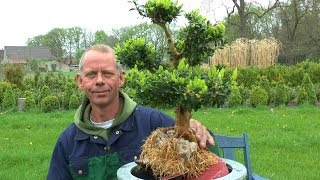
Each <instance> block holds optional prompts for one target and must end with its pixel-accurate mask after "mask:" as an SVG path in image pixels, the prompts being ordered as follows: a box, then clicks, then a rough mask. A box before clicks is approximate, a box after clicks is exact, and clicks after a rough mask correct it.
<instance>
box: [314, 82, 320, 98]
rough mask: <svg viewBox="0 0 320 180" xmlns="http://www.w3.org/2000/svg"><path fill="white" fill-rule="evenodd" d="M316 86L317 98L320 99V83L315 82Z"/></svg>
mask: <svg viewBox="0 0 320 180" xmlns="http://www.w3.org/2000/svg"><path fill="white" fill-rule="evenodd" d="M314 87H315V89H316V94H317V99H318V101H320V83H317V84H315V85H314Z"/></svg>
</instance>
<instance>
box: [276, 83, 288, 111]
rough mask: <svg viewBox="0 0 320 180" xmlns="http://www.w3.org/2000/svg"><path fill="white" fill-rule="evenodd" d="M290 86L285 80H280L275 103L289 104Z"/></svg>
mask: <svg viewBox="0 0 320 180" xmlns="http://www.w3.org/2000/svg"><path fill="white" fill-rule="evenodd" d="M288 89H289V87H288V86H287V85H285V84H284V83H283V82H280V83H278V84H277V86H276V87H275V94H274V101H273V103H274V104H275V105H276V106H277V105H281V104H287V103H288V101H289V94H288Z"/></svg>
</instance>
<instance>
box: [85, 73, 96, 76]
mask: <svg viewBox="0 0 320 180" xmlns="http://www.w3.org/2000/svg"><path fill="white" fill-rule="evenodd" d="M86 76H87V77H94V76H95V73H93V72H91V73H87V75H86Z"/></svg>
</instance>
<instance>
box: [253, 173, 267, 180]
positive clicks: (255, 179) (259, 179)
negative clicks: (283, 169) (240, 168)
mask: <svg viewBox="0 0 320 180" xmlns="http://www.w3.org/2000/svg"><path fill="white" fill-rule="evenodd" d="M252 180H269V179H268V178H265V177H261V176H259V175H257V174H255V173H252Z"/></svg>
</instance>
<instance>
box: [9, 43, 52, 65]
mask: <svg viewBox="0 0 320 180" xmlns="http://www.w3.org/2000/svg"><path fill="white" fill-rule="evenodd" d="M28 60H45V61H51V60H53V56H52V55H51V51H50V49H49V48H46V47H29V46H4V55H3V62H4V63H10V64H27V61H28Z"/></svg>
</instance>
